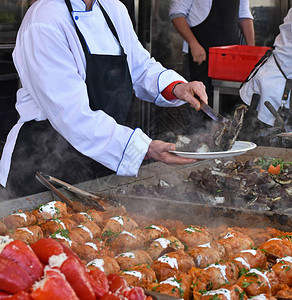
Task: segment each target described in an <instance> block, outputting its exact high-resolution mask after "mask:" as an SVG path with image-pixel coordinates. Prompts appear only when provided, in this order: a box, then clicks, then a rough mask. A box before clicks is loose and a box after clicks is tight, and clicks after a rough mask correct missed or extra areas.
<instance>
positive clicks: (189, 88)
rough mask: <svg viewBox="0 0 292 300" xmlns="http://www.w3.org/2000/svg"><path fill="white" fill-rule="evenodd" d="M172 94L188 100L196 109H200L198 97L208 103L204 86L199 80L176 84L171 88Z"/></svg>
mask: <svg viewBox="0 0 292 300" xmlns="http://www.w3.org/2000/svg"><path fill="white" fill-rule="evenodd" d="M173 94H174V95H175V96H176V97H177V98H178V99H181V100H184V101H186V102H189V103H190V104H191V105H192V106H193V107H194V108H195V109H196V110H200V108H201V103H200V101H199V100H198V97H199V98H200V99H201V100H202V101H204V102H205V103H207V104H208V96H207V94H206V87H205V86H204V84H203V83H202V82H200V81H191V82H188V83H185V82H184V83H180V84H177V85H176V86H175V87H174V89H173Z"/></svg>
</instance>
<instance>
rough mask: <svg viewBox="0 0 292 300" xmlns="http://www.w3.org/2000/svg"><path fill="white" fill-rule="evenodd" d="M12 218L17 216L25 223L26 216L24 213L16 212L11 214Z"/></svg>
mask: <svg viewBox="0 0 292 300" xmlns="http://www.w3.org/2000/svg"><path fill="white" fill-rule="evenodd" d="M12 216H19V217H21V218H23V219H24V221H25V222H26V221H27V215H26V214H25V213H21V212H16V213H14V214H12Z"/></svg>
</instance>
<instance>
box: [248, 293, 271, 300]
mask: <svg viewBox="0 0 292 300" xmlns="http://www.w3.org/2000/svg"><path fill="white" fill-rule="evenodd" d="M252 300H268V298H267V297H266V296H265V295H264V294H260V295H257V296H254V297H252Z"/></svg>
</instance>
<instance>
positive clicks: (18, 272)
mask: <svg viewBox="0 0 292 300" xmlns="http://www.w3.org/2000/svg"><path fill="white" fill-rule="evenodd" d="M33 283H34V280H33V279H32V278H31V276H30V275H29V274H28V272H26V271H25V270H24V269H23V268H21V267H20V266H19V265H18V264H17V263H15V262H14V261H12V260H10V259H8V258H6V257H2V256H0V290H2V291H5V292H8V293H12V294H16V293H17V292H20V291H26V290H28V289H29V288H30V287H31V286H32V284H33Z"/></svg>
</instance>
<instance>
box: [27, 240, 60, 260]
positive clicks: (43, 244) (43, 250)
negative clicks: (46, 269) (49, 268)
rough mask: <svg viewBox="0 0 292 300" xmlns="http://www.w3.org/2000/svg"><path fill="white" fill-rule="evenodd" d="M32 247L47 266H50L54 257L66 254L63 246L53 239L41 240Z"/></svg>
mask: <svg viewBox="0 0 292 300" xmlns="http://www.w3.org/2000/svg"><path fill="white" fill-rule="evenodd" d="M30 246H31V248H32V250H33V251H34V253H35V254H36V255H37V257H38V258H39V260H40V261H41V262H42V263H43V264H45V265H47V264H48V261H49V258H50V257H51V256H52V255H59V254H61V253H63V252H64V251H63V247H62V246H61V244H60V243H59V242H58V241H56V240H54V239H52V238H44V239H40V240H38V241H37V242H35V243H33V244H31V245H30Z"/></svg>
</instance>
